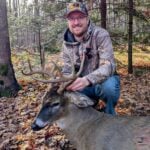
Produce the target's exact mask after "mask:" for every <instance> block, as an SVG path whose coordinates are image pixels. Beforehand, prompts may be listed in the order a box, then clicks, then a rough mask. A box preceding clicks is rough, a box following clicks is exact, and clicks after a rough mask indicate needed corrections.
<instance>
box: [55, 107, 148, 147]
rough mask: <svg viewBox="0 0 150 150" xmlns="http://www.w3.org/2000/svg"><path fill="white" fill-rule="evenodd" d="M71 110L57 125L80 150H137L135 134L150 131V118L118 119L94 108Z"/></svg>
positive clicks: (72, 108)
mask: <svg viewBox="0 0 150 150" xmlns="http://www.w3.org/2000/svg"><path fill="white" fill-rule="evenodd" d="M68 107H69V110H70V111H68V115H67V116H65V117H64V118H62V119H60V120H58V121H56V123H57V125H58V126H59V127H60V128H62V129H63V131H64V132H65V133H66V135H67V136H68V138H69V139H70V140H72V142H73V143H74V145H75V146H76V148H77V150H136V133H134V132H137V131H138V130H139V129H141V130H142V131H143V130H144V129H145V128H146V127H147V128H149V131H150V117H118V116H116V117H114V116H110V115H106V114H103V113H100V112H97V111H96V110H94V109H93V108H91V107H88V108H82V109H81V108H78V107H77V106H75V105H74V104H73V105H72V106H68ZM143 132H144V131H143ZM149 146H150V145H149Z"/></svg>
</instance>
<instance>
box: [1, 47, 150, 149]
mask: <svg viewBox="0 0 150 150" xmlns="http://www.w3.org/2000/svg"><path fill="white" fill-rule="evenodd" d="M123 49H126V48H120V49H118V50H117V51H116V52H115V57H116V60H117V71H118V72H119V74H120V77H121V96H120V100H119V103H118V105H117V107H116V111H117V112H118V115H142V116H146V115H150V47H146V48H143V47H135V48H134V49H133V52H134V53H133V67H134V70H133V74H128V73H127V51H126V50H123ZM27 57H28V56H27V55H26V53H20V52H18V53H17V52H13V55H12V61H13V66H14V69H15V73H16V78H17V80H18V82H19V84H20V85H21V87H22V89H21V90H20V91H19V93H18V96H17V97H15V98H4V97H3V98H0V114H1V116H0V150H47V149H50V150H63V149H64V150H67V149H68V150H70V149H72V145H71V144H69V141H68V139H66V137H65V135H64V134H63V133H62V131H60V129H59V128H57V127H56V126H55V125H54V126H52V127H46V128H45V129H43V130H41V131H39V132H33V131H32V130H31V124H32V122H33V120H34V118H35V116H36V114H37V113H38V111H39V109H40V107H41V103H42V96H43V94H44V92H45V90H46V88H47V85H45V84H43V83H38V82H37V81H33V80H31V78H27V77H25V76H23V75H22V74H21V69H23V68H22V66H23V65H24V63H23V62H22V61H26V60H27ZM36 58H37V56H36ZM47 58H48V60H49V61H50V60H57V61H58V62H60V59H59V54H53V55H50V56H47ZM60 63H61V62H60ZM68 147H69V148H68Z"/></svg>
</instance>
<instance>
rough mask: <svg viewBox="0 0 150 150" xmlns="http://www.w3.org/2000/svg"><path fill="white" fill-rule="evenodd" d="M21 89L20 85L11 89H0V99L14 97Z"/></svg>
mask: <svg viewBox="0 0 150 150" xmlns="http://www.w3.org/2000/svg"><path fill="white" fill-rule="evenodd" d="M21 88H22V87H21V86H20V85H16V86H12V87H5V88H4V89H3V88H1V89H0V97H16V96H17V94H18V91H19V90H20V89H21Z"/></svg>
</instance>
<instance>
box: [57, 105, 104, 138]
mask: <svg viewBox="0 0 150 150" xmlns="http://www.w3.org/2000/svg"><path fill="white" fill-rule="evenodd" d="M64 114H65V116H64V117H62V118H61V119H59V120H58V121H56V124H57V125H58V126H59V127H60V128H61V129H63V131H64V132H65V133H66V134H67V135H68V136H69V137H71V138H72V137H73V138H74V137H76V134H77V133H78V129H79V128H80V127H81V126H84V125H86V124H90V123H91V124H92V123H93V122H94V121H96V120H100V119H101V117H103V115H104V114H103V113H99V112H98V111H96V110H95V109H93V108H92V107H86V108H79V107H77V106H76V105H75V104H72V103H70V104H68V107H67V108H66V109H65V112H64Z"/></svg>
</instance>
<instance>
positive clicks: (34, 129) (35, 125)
mask: <svg viewBox="0 0 150 150" xmlns="http://www.w3.org/2000/svg"><path fill="white" fill-rule="evenodd" d="M31 128H32V130H33V131H39V130H41V127H39V126H38V125H37V124H36V123H35V122H34V123H32V125H31Z"/></svg>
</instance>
